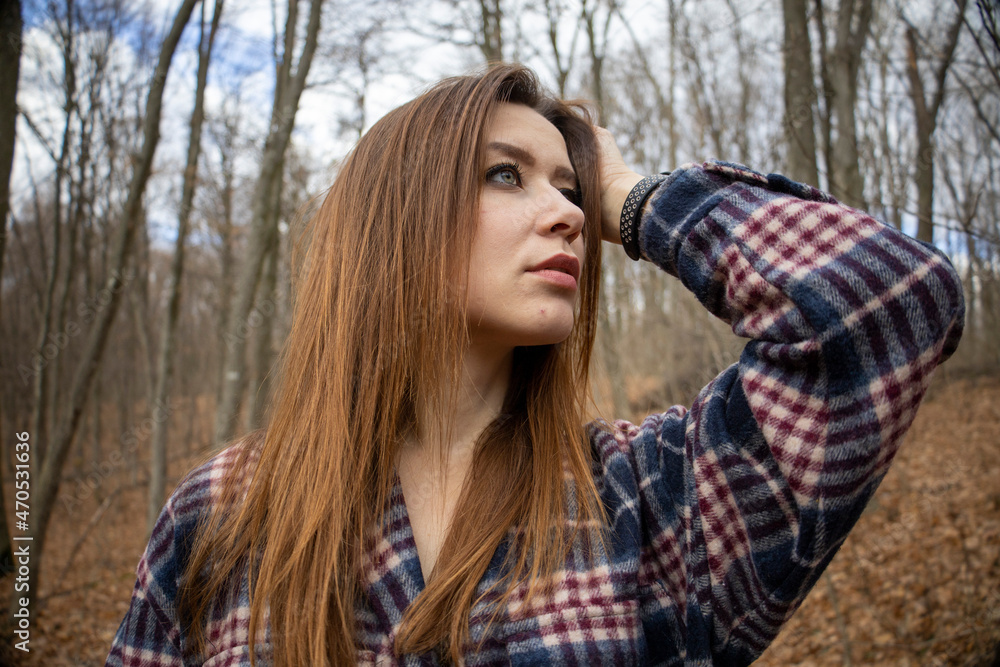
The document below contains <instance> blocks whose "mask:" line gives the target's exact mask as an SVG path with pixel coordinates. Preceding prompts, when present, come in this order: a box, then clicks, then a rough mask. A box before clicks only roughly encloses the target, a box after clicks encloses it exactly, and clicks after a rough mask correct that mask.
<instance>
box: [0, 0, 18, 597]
mask: <svg viewBox="0 0 1000 667" xmlns="http://www.w3.org/2000/svg"><path fill="white" fill-rule="evenodd" d="M22 30H23V21H22V18H21V0H12V1H11V2H7V3H5V4H4V6H3V7H0V35H6V39H2V40H0V278H2V277H3V258H4V255H5V254H6V253H5V251H6V249H7V215H8V213H10V170H11V164H12V163H13V161H14V127H15V123H16V121H17V82H18V77H19V75H20V67H21V34H22ZM2 363H3V360H2V359H0V365H2ZM0 372H2V366H0ZM6 435H7V428H6V425H5V424H4V419H3V404H2V401H0V470H2V466H3V462H4V461H6V460H7V457H6V456H5V447H4V442H5V441H6ZM5 497H6V496H5V495H4V492H3V480H2V479H0V579H2V578H3V577H4V576H6V575H7V574H10V573H11V572H13V571H14V561H13V558H12V557H11V547H10V531H9V529H8V528H7V511H6V508H5V506H4V498H5Z"/></svg>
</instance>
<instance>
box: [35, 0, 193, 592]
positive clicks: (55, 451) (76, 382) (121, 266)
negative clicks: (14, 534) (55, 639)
mask: <svg viewBox="0 0 1000 667" xmlns="http://www.w3.org/2000/svg"><path fill="white" fill-rule="evenodd" d="M195 4H197V0H184V2H183V3H182V4H181V6H180V8H179V9H178V10H177V14H176V15H175V16H174V20H173V24H172V25H171V28H170V31H169V32H168V34H167V36H166V37H165V38H164V40H163V43H162V45H161V47H160V53H159V58H158V62H157V65H156V70H155V73H154V76H153V78H152V81H151V85H150V88H149V93H148V96H147V98H146V108H145V112H146V116H145V119H144V122H143V139H142V151H141V152H140V153H139V154H138V155H136V156H135V164H134V171H133V173H132V180H131V183H130V186H129V191H128V196H127V199H126V202H125V207H124V212H123V216H122V224H121V226H120V228H119V230H118V234H117V237H116V239H115V244H114V247H113V249H112V251H111V255H110V258H111V262H112V270H111V271H110V273H109V275H108V279H107V283H106V286H105V289H106V291H107V292H106V293H107V294H108V295H109V298H108V300H107V303H106V305H105V306H104V307H102V308H101V309H100V310H99V311H98V313H97V315H96V318H95V320H94V324H93V327H92V328H91V330H90V332H89V333H88V336H87V339H86V342H85V345H84V349H83V352H82V354H81V356H80V361H79V364H78V365H77V368H76V372H75V374H74V376H73V381H72V384H71V387H70V390H69V407H68V410H67V413H66V414H65V416H64V417H63V419H61V420H60V422H59V425H58V428H57V429H56V431H55V433H54V436H53V438H52V440H51V443H50V445H49V448H48V452H47V454H46V456H45V459H44V462H43V463H42V469H41V474H40V475H39V477H38V478H37V483H36V484H35V486H34V489H35V496H34V509H35V512H34V514H33V520H32V524H31V531H30V533H31V537H32V538H33V543H34V555H35V557H34V558H33V559H32V561H31V568H30V575H29V580H28V586H29V590H32V591H37V590H38V581H39V573H40V563H41V555H42V552H43V550H44V546H45V537H46V533H47V530H48V525H49V520H50V519H51V517H52V510H53V508H54V506H55V500H56V494H57V493H58V491H59V486H60V483H61V481H62V480H61V477H62V469H63V465H64V464H65V462H66V456H67V454H68V453H69V448H70V444H71V443H72V441H73V438H74V436H75V435H76V431H77V428H78V427H79V425H80V418H81V416H82V414H83V411H84V408H85V407H86V404H87V399H88V395H89V393H90V387H91V385H92V383H93V380H94V377H95V375H96V373H97V369H98V367H99V366H100V363H101V358H102V356H103V353H104V349H105V344H106V343H107V340H108V333H109V331H110V329H111V323H112V321H113V320H114V317H115V314H116V312H117V310H118V305H119V303H120V301H121V292H122V280H123V275H124V271H125V264H126V262H127V261H128V258H129V255H130V254H131V250H132V244H133V240H134V238H135V234H136V231H137V228H138V226H139V223H140V219H141V208H142V197H143V193H144V192H145V189H146V183H147V182H148V180H149V175H150V172H151V170H152V164H153V155H154V153H155V151H156V146H157V143H158V142H159V138H160V128H159V126H160V115H161V109H162V102H163V90H164V87H165V84H166V78H167V74H168V72H169V70H170V63H171V61H172V60H173V55H174V51H175V50H176V48H177V43H178V42H179V41H180V38H181V33H183V31H184V26H185V25H186V24H187V21H188V18H190V16H191V12H192V11H193V10H194V6H195ZM35 599H36V598H35V597H34V596H32V597H31V600H32V601H34V600H35Z"/></svg>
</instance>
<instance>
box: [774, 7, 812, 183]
mask: <svg viewBox="0 0 1000 667" xmlns="http://www.w3.org/2000/svg"><path fill="white" fill-rule="evenodd" d="M781 9H782V13H783V15H784V19H785V39H784V44H783V47H782V55H783V56H784V61H785V119H784V123H783V125H784V130H785V150H786V151H787V152H786V158H785V165H786V167H785V168H786V169H787V173H788V176H789V177H790V178H793V179H795V180H798V181H802V182H804V183H811V184H813V185H815V184H817V183H819V172H818V171H817V168H816V132H815V129H814V123H815V117H814V112H815V108H816V84H815V83H814V81H813V68H812V41H811V40H810V39H809V18H808V15H807V11H806V10H807V8H806V0H782V2H781Z"/></svg>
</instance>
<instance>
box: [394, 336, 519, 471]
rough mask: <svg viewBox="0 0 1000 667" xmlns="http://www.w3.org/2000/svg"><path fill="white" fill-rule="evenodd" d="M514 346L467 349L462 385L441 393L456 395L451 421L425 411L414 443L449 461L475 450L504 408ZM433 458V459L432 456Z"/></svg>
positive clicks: (473, 347)
mask: <svg viewBox="0 0 1000 667" xmlns="http://www.w3.org/2000/svg"><path fill="white" fill-rule="evenodd" d="M513 356H514V352H513V350H512V349H503V350H497V349H495V348H489V349H483V348H482V347H477V346H475V345H471V346H470V347H469V349H467V350H466V354H465V359H464V360H463V364H462V375H461V380H460V383H459V386H458V387H457V388H456V389H455V391H454V393H452V392H451V391H450V388H448V387H442V388H441V394H439V395H441V396H449V395H452V396H454V401H455V402H454V407H453V409H452V410H451V417H452V418H451V421H450V422H447V423H441V420H440V415H439V414H430V411H429V410H425V411H424V414H421V415H420V416H421V419H420V420H419V423H420V424H421V428H420V431H419V432H418V433H415V434H414V435H415V441H413V442H412V443H411V444H412V445H413V446H415V447H417V448H418V449H421V450H424V453H426V454H437V455H438V456H439V459H438V460H445V461H446V460H449V459H453V458H454V457H455V456H457V457H458V458H459V459H463V458H466V456H462V455H463V454H465V455H468V454H471V453H472V447H473V445H474V444H475V442H476V439H477V438H478V437H479V434H480V433H482V431H483V429H484V428H486V427H487V426H488V425H489V423H490V422H491V421H493V420H494V419H495V418H496V417H497V415H499V414H500V411H501V410H502V409H503V404H504V399H505V398H506V396H507V388H508V386H509V385H510V374H511V364H512V361H513ZM428 460H433V459H428Z"/></svg>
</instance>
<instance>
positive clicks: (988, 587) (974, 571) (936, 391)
mask: <svg viewBox="0 0 1000 667" xmlns="http://www.w3.org/2000/svg"><path fill="white" fill-rule="evenodd" d="M947 370H948V369H947V367H945V368H942V369H941V371H940V374H939V375H938V377H936V379H935V382H934V384H933V386H932V387H931V391H930V393H929V394H928V397H927V399H926V401H925V403H924V406H923V407H922V409H921V411H920V412H919V414H918V416H917V420H916V423H915V424H914V426H913V428H912V430H911V431H910V433H909V434H908V435H907V436H906V441H905V443H904V446H903V448H902V450H901V452H900V454H899V456H898V458H897V460H896V462H895V464H894V465H893V467H892V469H891V470H890V472H889V475H888V476H887V477H886V479H885V481H884V482H883V484H882V486H881V488H880V489H879V490H878V493H877V494H876V496H875V498H874V500H873V501H872V503H871V505H870V506H869V508H868V509H867V510H866V511H865V513H864V515H863V516H862V518H861V520H860V522H859V524H858V526H857V527H856V528H855V530H854V532H853V533H852V534H851V536H850V537H849V538H848V539H847V541H846V542H845V544H844V546H843V547H842V549H841V550H840V552H839V553H838V555H837V556H836V558H835V559H834V560H833V562H832V564H831V565H830V567H829V569H828V570H827V572H826V574H824V575H823V577H822V579H821V580H820V582H819V583H818V584H817V586H816V587H815V589H814V590H813V591H812V593H811V594H810V595H809V597H808V598H807V599H806V601H805V603H804V604H803V606H802V608H801V609H800V610H799V611H798V612H797V613H796V614H795V616H794V617H793V618H792V620H791V621H790V622H789V623H788V625H787V626H786V627H785V629H784V630H783V631H782V633H781V634H780V635H779V636H778V638H777V639H776V640H775V642H774V644H773V645H772V646H771V647H770V648H769V649H768V650H767V651H766V652H765V653H764V655H763V656H762V657H761V658H760V660H758V661H757V663H755V664H757V665H761V666H767V667H777V666H779V665H781V666H784V665H819V666H823V665H831V666H834V665H836V666H838V667H842V666H844V665H914V666H915V665H930V666H934V667H937V666H944V665H969V666H976V667H981V666H982V667H985V666H992V665H998V664H1000V662H997V660H998V657H1000V656H998V655H997V654H996V651H997V650H998V648H1000V374H997V373H995V372H994V373H991V374H989V375H981V376H978V377H970V376H964V377H957V374H954V373H953V374H952V375H951V377H949V376H948V374H947ZM196 462H197V461H196V460H195V459H184V460H176V461H173V462H172V463H171V481H172V482H173V483H175V482H176V481H177V480H178V479H179V478H180V476H181V475H182V474H183V473H184V472H185V471H186V470H187V469H188V468H189V467H190V466H191V465H192V464H193V463H196ZM5 488H6V489H10V488H11V485H10V482H9V481H8V482H7V483H6V485H5ZM80 488H82V487H80V486H79V485H75V484H64V494H71V495H69V496H68V498H69V502H61V503H60V504H59V509H58V510H57V512H56V514H55V515H54V517H53V520H52V525H51V527H50V530H49V538H48V544H47V546H46V551H45V554H44V560H43V572H42V577H43V581H42V586H41V595H40V597H39V607H40V608H39V612H38V616H37V618H36V619H34V622H33V624H32V625H33V627H32V631H31V642H30V648H31V651H30V653H21V652H19V651H12V650H11V649H10V647H5V646H2V643H3V642H2V641H0V665H18V666H20V667H35V666H43V665H44V666H45V667H64V666H70V665H72V666H74V667H76V666H89V665H102V664H103V662H104V658H105V657H106V655H107V652H108V647H109V646H110V644H111V640H112V638H113V637H114V634H115V631H116V629H117V627H118V623H119V622H120V621H121V618H122V616H123V615H124V614H125V611H126V609H127V608H128V604H129V598H130V595H131V592H132V586H133V582H134V580H135V566H136V563H137V562H138V560H139V556H140V555H141V553H142V549H143V547H144V546H145V545H144V542H145V539H146V536H145V507H146V487H145V485H144V484H142V483H134V482H131V481H130V480H129V479H128V475H127V473H126V472H125V471H124V470H118V471H115V470H112V471H111V472H109V473H108V474H107V475H106V476H104V477H103V478H102V483H101V484H100V485H99V486H98V488H97V490H96V491H95V492H94V493H92V494H89V495H87V494H81V493H80ZM82 495H87V497H86V498H82V497H81V496H82ZM63 500H66V499H65V498H64V499H63ZM9 590H10V586H9V583H6V582H5V584H3V585H2V592H0V605H3V606H0V609H2V608H6V604H5V603H6V600H4V599H2V598H3V597H4V596H6V595H7V594H8V592H9Z"/></svg>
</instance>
